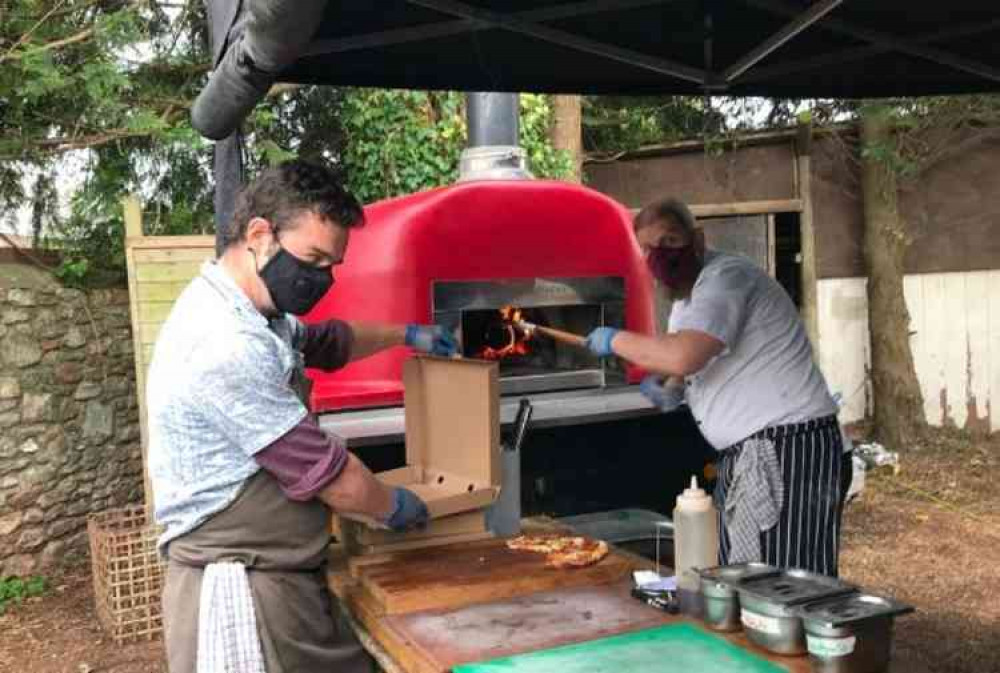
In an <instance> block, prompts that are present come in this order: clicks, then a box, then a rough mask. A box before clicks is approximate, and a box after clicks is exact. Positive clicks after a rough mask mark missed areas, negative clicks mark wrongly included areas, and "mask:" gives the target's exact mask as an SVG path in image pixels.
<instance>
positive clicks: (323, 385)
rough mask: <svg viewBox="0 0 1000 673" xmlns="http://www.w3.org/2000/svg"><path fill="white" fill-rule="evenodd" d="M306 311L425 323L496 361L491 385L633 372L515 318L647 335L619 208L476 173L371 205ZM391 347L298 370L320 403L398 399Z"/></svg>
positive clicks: (575, 381) (546, 185)
mask: <svg viewBox="0 0 1000 673" xmlns="http://www.w3.org/2000/svg"><path fill="white" fill-rule="evenodd" d="M365 213H366V223H365V226H364V227H362V228H360V229H356V230H353V231H352V232H351V241H350V244H349V246H348V251H347V256H346V258H345V261H344V264H343V265H342V266H341V267H339V268H338V269H337V270H336V271H335V273H334V275H335V279H336V282H335V283H334V285H333V287H332V289H331V291H330V292H329V293H328V294H327V296H326V297H324V298H323V300H322V301H321V302H320V303H319V304H318V305H317V307H316V308H315V309H314V310H313V311H312V313H310V314H309V315H308V316H306V320H307V321H317V320H324V319H327V318H333V317H336V318H340V319H343V320H350V321H358V322H379V323H409V322H420V323H430V322H434V323H437V324H440V325H442V326H444V327H446V328H447V329H449V330H452V332H453V333H454V334H455V336H456V337H457V338H458V339H459V341H460V343H461V347H462V354H463V356H465V357H473V358H483V359H492V360H496V361H498V362H499V367H500V386H501V394H526V393H542V392H548V391H559V390H570V389H601V388H610V387H615V386H623V385H626V384H628V383H636V382H638V380H639V378H640V375H641V372H639V371H638V370H636V369H634V368H632V367H630V366H625V365H623V364H622V363H621V362H620V361H619V360H617V359H615V358H607V359H604V360H601V359H598V358H596V357H594V356H592V355H591V354H590V353H589V351H587V350H586V349H584V348H581V347H580V346H576V345H571V344H566V343H563V342H559V341H555V340H553V339H551V338H549V337H546V336H543V335H542V334H540V333H538V332H530V331H525V330H524V329H521V328H520V327H518V325H519V324H520V323H518V322H517V320H515V319H514V318H519V319H521V320H524V321H527V322H529V323H533V324H535V325H539V326H543V327H552V328H556V329H559V330H562V331H565V332H571V333H574V334H579V335H585V334H587V333H588V332H589V331H590V330H592V329H593V328H595V327H597V326H600V325H610V326H615V327H622V328H628V329H630V330H633V331H637V332H642V333H647V334H652V333H653V326H654V313H653V290H652V282H651V280H650V278H649V275H648V272H647V270H646V267H645V263H644V261H643V259H642V255H641V253H640V251H639V248H638V245H637V243H636V241H635V238H634V236H633V234H632V227H631V218H630V216H629V213H628V211H627V210H626V209H625V208H624V207H622V206H621V205H620V204H618V203H616V202H614V201H612V200H611V199H609V198H607V197H606V196H604V195H602V194H599V193H597V192H595V191H592V190H590V189H587V188H585V187H580V186H578V185H573V184H568V183H562V182H553V181H541V180H483V181H473V182H465V183H459V184H457V185H454V186H449V187H444V188H441V189H436V190H432V191H428V192H422V193H419V194H413V195H409V196H405V197H400V198H397V199H391V200H387V201H382V202H379V203H376V204H373V205H371V206H369V207H368V208H366V211H365ZM407 356H408V352H407V349H404V348H398V349H392V350H391V351H388V352H384V353H381V354H379V355H376V356H374V357H370V358H366V359H364V360H359V361H357V362H354V363H351V364H350V365H348V366H347V367H345V368H344V369H342V370H340V371H338V372H334V373H324V372H318V371H310V372H308V373H309V375H310V377H311V378H312V380H313V384H314V385H313V392H312V404H313V407H314V409H315V410H317V411H333V410H343V409H358V408H368V407H376V406H395V405H400V404H402V381H401V375H402V363H403V361H404V360H405V359H406V357H407Z"/></svg>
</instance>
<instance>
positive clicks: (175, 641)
mask: <svg viewBox="0 0 1000 673" xmlns="http://www.w3.org/2000/svg"><path fill="white" fill-rule="evenodd" d="M328 525H329V510H327V508H326V507H325V506H324V505H323V504H322V503H321V502H320V501H318V500H311V501H309V502H295V501H292V500H289V499H288V498H287V497H286V496H285V494H284V493H283V492H282V491H281V488H280V487H279V486H278V482H277V480H275V479H274V477H272V476H271V475H270V474H268V473H266V472H265V471H264V470H260V471H259V472H257V474H255V475H254V476H253V477H251V478H250V479H249V480H247V482H246V484H245V485H244V487H243V489H242V491H241V492H240V495H239V496H237V498H236V500H235V501H234V502H233V504H231V505H230V506H229V507H227V508H226V509H225V510H223V511H221V512H219V513H218V514H216V515H214V516H212V517H211V518H210V519H208V520H207V521H206V522H204V523H203V524H201V525H200V526H199V527H198V528H196V529H195V530H193V531H191V532H190V533H188V534H186V535H183V536H181V537H179V538H177V539H175V540H173V541H171V542H170V543H169V545H168V546H167V557H168V563H167V577H166V586H165V587H164V591H163V617H164V632H165V641H166V649H167V663H168V667H169V670H170V673H196V668H197V666H196V662H197V653H198V612H199V607H198V603H199V596H200V595H201V582H202V575H203V573H204V570H203V568H204V567H205V566H206V565H208V564H210V563H216V562H224V561H237V562H240V563H243V564H244V566H245V567H246V572H247V575H248V579H249V582H250V590H251V594H252V596H253V604H254V612H255V614H256V621H257V633H258V635H259V636H260V644H261V650H262V654H263V657H264V663H265V668H266V670H267V673H300V672H302V673H310V672H312V671H316V672H323V673H362V672H364V673H370V672H371V671H372V670H373V667H372V663H371V659H370V658H369V657H368V654H367V653H366V652H365V651H364V650H363V649H362V648H361V645H360V644H359V643H358V640H357V638H356V637H355V635H354V632H353V631H352V630H351V628H350V626H349V625H348V624H347V623H346V620H344V619H343V617H342V616H341V612H340V610H339V606H335V601H336V599H335V598H334V597H332V596H331V595H330V593H329V591H328V590H327V588H326V554H327V545H328V544H329V539H330V535H329V532H328ZM335 615H336V616H335ZM234 673H235V672H234Z"/></svg>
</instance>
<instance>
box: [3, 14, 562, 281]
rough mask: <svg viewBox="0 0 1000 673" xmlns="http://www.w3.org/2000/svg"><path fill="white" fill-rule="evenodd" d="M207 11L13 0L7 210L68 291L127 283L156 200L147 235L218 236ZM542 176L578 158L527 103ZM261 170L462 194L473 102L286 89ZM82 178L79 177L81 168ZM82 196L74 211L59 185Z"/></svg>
mask: <svg viewBox="0 0 1000 673" xmlns="http://www.w3.org/2000/svg"><path fill="white" fill-rule="evenodd" d="M207 35H208V29H207V24H206V19H205V15H204V9H203V3H202V2H201V0H165V1H160V2H158V1H154V0H144V1H141V2H140V1H138V0H134V1H130V0H80V1H79V2H67V1H66V0H11V2H10V3H9V4H8V5H6V6H5V7H4V10H3V14H2V15H0V207H3V208H4V212H6V213H12V212H16V210H17V209H18V208H19V207H21V206H24V205H31V206H32V208H31V211H32V226H34V227H35V231H36V232H37V234H38V236H39V237H40V238H43V239H48V240H49V242H50V243H54V244H57V245H59V246H60V247H61V248H62V252H63V253H64V259H65V260H66V262H65V264H64V266H63V269H62V271H63V274H64V276H65V277H66V278H67V279H68V280H77V281H80V280H83V279H84V277H87V278H88V279H90V280H93V278H94V277H95V275H105V276H107V277H108V278H109V280H111V281H114V282H121V281H122V280H123V278H124V255H123V250H122V246H123V237H124V223H123V220H122V214H121V206H120V199H121V197H122V196H123V195H124V194H125V193H129V192H133V193H137V194H139V195H140V197H141V198H142V200H143V202H144V209H145V211H146V217H145V218H144V222H145V224H146V227H147V233H153V234H175V233H176V234H180V233H210V232H211V231H212V176H211V164H212V145H211V144H210V143H208V142H206V141H205V140H203V139H202V138H201V137H200V136H199V135H198V134H197V133H196V132H194V131H193V130H192V128H191V126H190V123H189V111H190V106H191V103H192V101H193V99H194V97H195V95H196V94H197V92H198V91H199V89H200V87H201V86H202V85H203V84H204V82H205V78H206V76H207V74H208V72H209V68H210V64H211V61H210V54H209V51H208V37H207ZM522 114H523V117H522V129H523V134H522V137H523V139H524V145H525V147H526V148H527V150H528V152H529V155H530V158H531V164H532V168H533V170H534V171H535V172H536V174H538V175H541V176H553V177H561V176H563V175H566V174H567V172H568V160H567V159H566V157H565V156H564V154H563V153H559V152H554V151H553V150H552V149H551V145H550V144H549V143H548V141H547V138H546V133H547V130H548V127H549V123H550V118H551V110H550V108H549V105H548V102H547V101H546V99H545V98H544V97H542V96H525V97H524V100H523V105H522ZM243 130H244V133H245V135H246V139H247V142H246V146H247V169H248V170H247V172H248V174H250V175H252V174H253V173H254V172H256V171H257V170H258V169H259V168H260V166H262V165H265V164H268V163H274V162H276V161H280V160H283V159H286V158H290V157H293V156H303V157H313V158H316V157H319V158H322V159H323V160H325V161H327V162H329V163H331V164H334V165H338V166H340V167H341V168H342V169H344V171H345V173H346V178H347V180H348V182H349V184H350V185H351V186H352V187H353V188H354V189H355V190H356V191H357V192H358V193H359V195H361V197H362V198H363V199H364V200H366V201H372V200H376V199H380V198H384V197H386V196H394V195H397V194H401V193H405V192H409V191H415V190H418V189H425V188H428V187H432V186H438V185H442V184H447V183H450V182H453V181H454V179H455V177H456V175H457V165H458V155H459V152H460V151H461V149H462V147H463V146H464V143H465V126H464V114H463V102H462V96H461V94H457V93H418V92H408V91H391V92H390V91H382V92H377V91H372V90H367V89H353V90H349V89H344V90H338V89H336V88H333V87H312V86H310V87H297V86H287V85H278V86H275V87H273V88H272V90H271V92H270V93H269V95H268V97H267V99H266V100H265V101H263V102H262V103H261V104H259V105H258V106H257V107H256V108H255V109H254V111H253V112H252V113H251V115H250V117H249V118H248V119H247V120H246V122H245V123H244V127H243ZM70 164H73V165H74V169H73V170H68V169H67V166H69V165H70ZM67 181H70V182H74V183H77V184H76V188H75V190H74V193H73V194H72V199H71V203H70V204H69V208H68V209H67V210H66V211H65V212H64V211H61V210H60V209H59V208H57V207H56V204H55V200H54V190H53V185H58V184H60V183H65V182H67Z"/></svg>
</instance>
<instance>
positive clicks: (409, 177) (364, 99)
mask: <svg viewBox="0 0 1000 673" xmlns="http://www.w3.org/2000/svg"><path fill="white" fill-rule="evenodd" d="M338 117H339V119H340V123H341V125H342V128H343V132H344V134H345V136H346V137H347V138H348V139H349V140H348V141H347V142H345V143H344V145H343V154H342V156H341V160H342V165H343V168H344V171H345V173H346V176H347V182H348V185H349V186H350V188H351V190H352V191H353V192H354V193H355V194H357V195H358V196H359V197H360V198H361V199H362V200H363V201H366V202H370V201H376V200H378V199H383V198H387V197H392V196H398V195H400V194H408V193H412V192H416V191H419V190H422V189H428V188H430V187H436V186H440V185H446V184H452V183H454V182H455V180H457V179H458V162H459V155H460V154H461V151H462V149H463V148H464V147H465V146H466V135H467V133H466V122H465V96H464V95H463V94H461V93H458V92H424V91H389V90H385V89H360V90H354V91H351V92H348V93H346V94H345V96H344V100H343V105H342V106H341V108H340V110H339V113H338ZM551 123H552V109H551V107H550V105H549V102H548V100H547V99H546V97H545V96H540V95H534V94H525V95H522V96H521V124H520V126H521V145H522V146H523V147H524V149H525V150H526V151H527V154H528V159H529V167H530V169H531V171H532V172H533V173H534V174H535V175H536V176H537V177H543V178H544V177H547V178H564V177H567V176H568V175H570V172H571V165H570V162H571V160H570V158H569V156H568V155H567V154H566V153H565V152H560V151H558V150H555V149H553V147H552V145H551V143H550V141H549V137H548V132H549V127H550V126H551Z"/></svg>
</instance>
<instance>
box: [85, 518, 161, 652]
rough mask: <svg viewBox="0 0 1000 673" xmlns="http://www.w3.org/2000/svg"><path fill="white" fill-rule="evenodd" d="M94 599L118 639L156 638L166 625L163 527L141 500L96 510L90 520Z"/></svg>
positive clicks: (98, 615) (124, 641) (126, 640)
mask: <svg viewBox="0 0 1000 673" xmlns="http://www.w3.org/2000/svg"><path fill="white" fill-rule="evenodd" d="M87 532H88V535H89V537H90V559H91V564H92V569H93V576H94V600H95V602H96V603H97V617H98V619H99V620H100V622H101V625H102V626H103V627H104V628H105V630H107V632H108V633H109V634H110V635H111V638H112V639H113V640H114V641H115V642H116V643H128V642H135V641H139V640H154V639H156V638H158V637H159V636H160V633H161V632H162V630H163V618H162V614H161V608H160V592H161V589H162V587H163V576H164V568H165V566H164V564H163V562H162V561H161V560H160V558H159V556H158V555H157V553H156V538H157V536H158V535H159V530H158V528H157V527H156V526H152V525H149V524H147V522H146V510H145V508H144V507H143V506H142V505H136V506H132V507H125V508H122V509H114V510H109V511H107V512H102V513H100V514H95V515H93V516H91V517H90V518H89V520H88V521H87Z"/></svg>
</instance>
